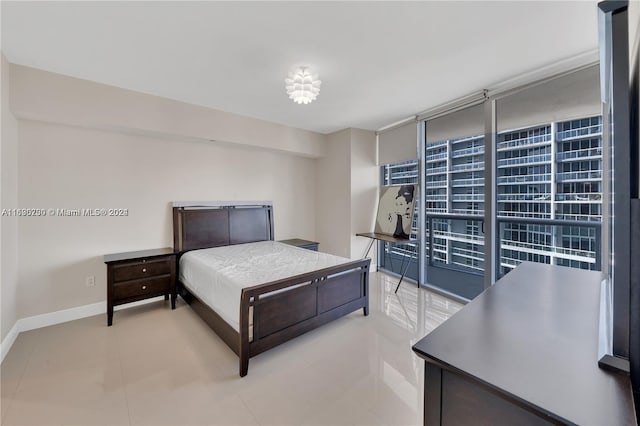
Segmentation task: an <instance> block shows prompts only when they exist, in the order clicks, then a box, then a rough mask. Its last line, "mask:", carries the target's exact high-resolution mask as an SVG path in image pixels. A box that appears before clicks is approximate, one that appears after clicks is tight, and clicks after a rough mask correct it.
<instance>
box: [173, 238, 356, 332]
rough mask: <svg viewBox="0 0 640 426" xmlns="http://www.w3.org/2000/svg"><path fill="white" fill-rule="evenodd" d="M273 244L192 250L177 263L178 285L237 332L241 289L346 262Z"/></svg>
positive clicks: (322, 254)
mask: <svg viewBox="0 0 640 426" xmlns="http://www.w3.org/2000/svg"><path fill="white" fill-rule="evenodd" d="M350 261H351V260H350V259H347V258H344V257H339V256H334V255H331V254H327V253H320V252H316V251H312V250H307V249H303V248H299V247H294V246H290V245H288V244H283V243H279V242H276V241H260V242H257V243H247V244H237V245H232V246H225V247H215V248H209V249H202V250H193V251H190V252H188V253H185V254H184V255H183V256H182V257H181V259H180V268H179V270H180V281H182V283H183V284H184V285H185V286H186V287H187V288H188V289H189V291H191V292H192V293H193V294H194V295H196V296H197V297H198V298H199V299H200V300H201V301H203V302H204V303H206V304H207V305H209V306H210V307H211V308H212V309H213V310H214V311H216V313H218V315H220V316H221V317H222V319H224V320H225V321H226V322H227V323H228V324H229V325H231V326H232V327H233V328H234V329H235V330H236V331H239V328H240V327H239V315H240V293H241V291H242V289H243V288H247V287H253V286H255V285H259V284H264V283H268V282H271V281H275V280H278V279H282V278H287V277H292V276H294V275H299V274H303V273H306V272H312V271H316V270H318V269H322V268H328V267H330V266H335V265H340V264H344V263H347V262H350Z"/></svg>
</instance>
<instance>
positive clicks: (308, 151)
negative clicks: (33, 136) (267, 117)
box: [11, 64, 324, 158]
mask: <svg viewBox="0 0 640 426" xmlns="http://www.w3.org/2000/svg"><path fill="white" fill-rule="evenodd" d="M11 69H12V74H11V75H12V76H11V89H12V95H11V106H12V109H13V113H14V114H15V116H16V117H17V118H18V119H29V120H37V121H45V122H51V123H60V124H68V125H72V126H82V127H89V128H97V129H107V130H113V131H127V132H131V131H135V132H137V133H146V134H155V135H162V136H164V135H168V136H178V137H181V138H194V139H201V140H216V141H220V142H229V143H233V144H242V145H246V146H252V147H257V148H259V149H271V150H276V151H281V152H287V153H291V154H296V155H304V156H309V157H313V158H317V157H320V156H322V155H324V135H322V134H319V133H315V132H309V131H306V130H301V129H295V128H292V127H287V126H283V125H279V124H275V123H270V122H268V121H263V120H258V119H255V118H250V117H245V116H241V115H237V114H231V113H228V112H224V111H219V110H214V109H210V108H205V107H200V106H196V105H191V104H186V103H184V102H178V101H174V100H171V99H166V98H161V97H158V96H152V95H146V94H143V93H139V92H133V91H131V90H125V89H120V88H117V87H113V86H108V85H105V84H100V83H95V82H92V81H87V80H80V79H77V78H73V77H68V76H64V75H60V74H55V73H51V72H47V71H42V70H38V69H34V68H29V67H24V66H20V65H15V64H12V65H11Z"/></svg>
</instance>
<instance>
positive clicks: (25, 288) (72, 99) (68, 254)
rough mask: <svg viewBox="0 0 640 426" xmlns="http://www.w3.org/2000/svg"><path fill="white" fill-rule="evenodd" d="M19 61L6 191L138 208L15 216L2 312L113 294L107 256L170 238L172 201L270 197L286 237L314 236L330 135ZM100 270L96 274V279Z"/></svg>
mask: <svg viewBox="0 0 640 426" xmlns="http://www.w3.org/2000/svg"><path fill="white" fill-rule="evenodd" d="M10 72H11V79H10V88H11V98H10V103H11V107H12V111H13V112H14V114H15V116H16V118H17V119H18V120H17V135H18V139H17V144H16V143H15V142H14V143H13V145H7V147H5V143H4V132H5V128H6V129H7V130H6V131H10V129H11V126H5V116H4V113H3V117H2V118H3V123H2V124H3V152H2V153H3V157H2V160H3V161H2V162H3V166H5V165H6V164H8V166H7V167H3V170H2V171H3V182H2V185H3V202H4V201H5V200H4V198H5V187H9V186H10V185H13V187H12V188H10V189H11V190H12V191H13V192H11V191H8V192H6V195H7V196H13V202H14V203H15V205H16V206H19V207H21V208H45V209H83V208H105V209H109V208H123V209H128V212H129V215H128V216H126V217H51V216H47V217H23V218H19V220H18V221H17V228H16V227H13V228H11V227H9V228H8V229H9V230H11V229H16V230H17V231H19V233H15V234H14V235H13V239H11V238H10V237H11V234H10V233H5V234H3V248H4V249H5V250H4V253H5V254H7V253H9V254H13V255H14V256H15V259H16V260H15V261H16V262H17V264H16V265H17V266H16V267H14V269H13V271H14V282H17V290H16V291H15V297H14V298H13V299H11V297H8V298H7V299H6V305H7V306H8V307H7V309H4V306H3V316H4V315H5V312H6V315H11V313H12V312H14V314H13V318H14V319H15V318H18V319H20V318H25V317H29V316H34V315H39V314H44V313H50V312H55V311H58V310H62V309H66V308H71V307H77V306H82V305H87V304H91V303H95V302H99V301H103V300H105V298H106V267H105V265H104V264H103V258H102V256H103V255H104V254H107V253H113V252H121V251H129V250H142V249H148V248H158V247H168V246H171V245H172V242H173V240H172V221H171V209H170V203H171V202H172V201H199V200H202V201H215V200H271V201H273V203H274V213H275V214H274V216H275V237H276V239H285V238H293V237H298V238H305V239H316V233H315V232H316V229H315V222H316V210H315V206H316V160H315V159H314V158H317V157H318V156H321V155H323V154H324V149H325V137H324V135H321V134H318V133H314V132H308V131H304V130H300V129H294V128H290V127H286V126H281V125H277V124H274V123H268V122H264V121H261V120H256V119H253V118H249V117H242V116H238V115H234V114H229V113H226V112H222V111H215V110H210V109H207V108H202V107H198V106H193V105H188V104H184V103H181V102H177V101H172V100H169V99H163V98H159V97H155V96H149V95H145V94H141V93H136V92H132V91H128V90H123V89H119V88H115V87H110V86H106V85H102V84H98V83H93V82H89V81H85V80H79V79H75V78H72V77H67V76H62V75H58V74H53V73H49V72H46V71H42V70H36V69H32V68H27V67H22V66H17V65H11V66H10ZM4 77H5V76H4V75H3V78H4ZM4 83H5V81H4V80H3V84H4ZM3 102H5V97H4V95H3ZM14 123H15V119H14ZM9 124H11V123H9ZM15 127H16V126H14V128H15ZM209 139H215V140H216V142H212V141H210V140H209ZM218 141H220V142H218ZM16 147H17V152H15V151H16ZM5 148H12V149H13V152H9V154H8V155H6V156H5V155H4V154H5V150H6V149H5ZM11 173H13V176H14V178H13V179H5V174H11ZM15 176H17V179H15ZM16 182H17V186H16ZM16 197H17V199H16ZM9 201H11V200H9ZM4 224H5V222H3V225H4ZM9 254H7V256H9ZM3 260H4V259H3ZM3 263H4V262H3ZM9 272H11V269H7V270H6V273H9ZM3 275H5V270H4V269H3ZM91 275H93V276H95V281H96V285H95V287H86V286H85V278H86V277H87V276H91ZM3 281H4V280H3ZM7 282H11V280H8V281H7ZM13 288H14V289H15V287H13ZM4 290H5V286H4V285H3V292H4ZM3 304H5V300H4V299H3ZM12 309H13V310H12ZM10 326H11V325H10V324H9V327H10ZM3 333H5V328H4V324H3ZM3 336H4V334H3Z"/></svg>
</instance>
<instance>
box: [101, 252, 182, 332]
mask: <svg viewBox="0 0 640 426" xmlns="http://www.w3.org/2000/svg"><path fill="white" fill-rule="evenodd" d="M104 263H106V264H107V325H111V324H112V323H113V307H114V306H116V305H122V304H124V303H130V302H135V301H137V300H143V299H148V298H150V297H156V296H162V295H164V300H169V296H171V309H175V308H176V253H174V251H173V249H172V248H168V247H167V248H162V249H156V250H143V251H131V252H127V253H115V254H108V255H105V256H104Z"/></svg>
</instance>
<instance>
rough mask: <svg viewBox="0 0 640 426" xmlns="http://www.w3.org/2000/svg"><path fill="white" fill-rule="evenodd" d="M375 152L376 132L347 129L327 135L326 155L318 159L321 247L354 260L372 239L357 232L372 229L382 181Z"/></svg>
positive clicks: (317, 224) (318, 204)
mask: <svg viewBox="0 0 640 426" xmlns="http://www.w3.org/2000/svg"><path fill="white" fill-rule="evenodd" d="M376 153H377V146H376V137H375V133H374V132H371V131H366V130H360V129H345V130H341V131H339V132H336V133H332V134H330V135H328V136H327V154H326V156H325V157H324V158H322V159H319V160H318V173H317V202H316V205H317V207H318V212H317V215H316V234H317V236H318V241H319V243H320V250H322V251H326V252H328V253H333V254H336V255H339V256H344V257H350V258H354V259H355V258H361V257H362V256H363V254H364V251H365V249H366V246H367V244H368V242H369V240H367V239H366V238H361V237H356V236H355V234H356V233H358V232H372V231H373V224H374V220H375V213H376V210H375V209H376V206H377V202H378V195H377V194H378V181H379V168H378V167H377V166H376ZM370 256H375V250H372V251H371V253H370ZM374 264H375V262H374Z"/></svg>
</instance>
